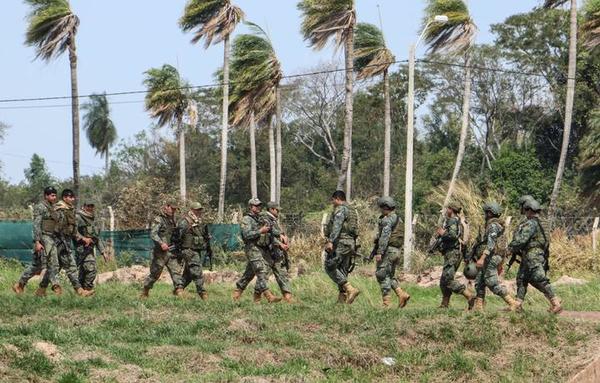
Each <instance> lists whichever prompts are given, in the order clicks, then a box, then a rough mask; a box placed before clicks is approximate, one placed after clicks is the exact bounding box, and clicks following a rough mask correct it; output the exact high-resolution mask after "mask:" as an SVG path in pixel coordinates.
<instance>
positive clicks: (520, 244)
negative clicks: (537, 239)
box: [508, 221, 536, 250]
mask: <svg viewBox="0 0 600 383" xmlns="http://www.w3.org/2000/svg"><path fill="white" fill-rule="evenodd" d="M535 230H536V224H535V222H534V221H528V222H525V223H524V224H523V225H522V226H521V228H520V229H519V230H518V231H517V232H516V233H515V235H514V237H513V239H512V241H511V242H510V243H509V244H508V248H509V249H510V250H521V249H523V248H524V247H525V245H527V242H529V240H531V237H533V235H534V234H535Z"/></svg>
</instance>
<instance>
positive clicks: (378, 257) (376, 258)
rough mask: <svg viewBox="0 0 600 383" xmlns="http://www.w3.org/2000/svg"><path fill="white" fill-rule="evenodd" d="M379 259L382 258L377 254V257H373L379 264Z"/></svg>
mask: <svg viewBox="0 0 600 383" xmlns="http://www.w3.org/2000/svg"><path fill="white" fill-rule="evenodd" d="M381 258H382V257H381V254H377V255H376V256H375V262H381Z"/></svg>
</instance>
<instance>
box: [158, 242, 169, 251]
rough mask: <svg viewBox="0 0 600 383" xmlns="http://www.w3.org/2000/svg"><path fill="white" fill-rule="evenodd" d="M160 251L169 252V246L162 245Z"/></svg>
mask: <svg viewBox="0 0 600 383" xmlns="http://www.w3.org/2000/svg"><path fill="white" fill-rule="evenodd" d="M160 249H161V250H162V251H167V250H169V245H168V244H166V243H164V242H163V243H161V244H160Z"/></svg>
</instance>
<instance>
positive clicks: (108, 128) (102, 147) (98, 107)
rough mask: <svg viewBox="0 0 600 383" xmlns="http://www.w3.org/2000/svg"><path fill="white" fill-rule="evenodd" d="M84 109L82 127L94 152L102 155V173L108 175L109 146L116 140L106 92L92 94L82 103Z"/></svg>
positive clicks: (115, 131) (115, 130)
mask: <svg viewBox="0 0 600 383" xmlns="http://www.w3.org/2000/svg"><path fill="white" fill-rule="evenodd" d="M82 109H83V110H84V111H85V115H84V116H83V129H84V130H85V132H86V134H87V139H88V142H89V143H90V145H91V146H92V148H94V149H96V154H100V156H101V157H104V161H105V165H104V173H105V174H106V175H108V172H109V170H110V148H111V147H112V146H113V145H114V144H115V142H116V141H117V129H116V128H115V124H114V123H113V121H112V120H111V118H110V107H109V105H108V100H107V99H106V93H103V94H93V95H91V96H90V101H89V102H88V103H86V104H84V105H83V107H82Z"/></svg>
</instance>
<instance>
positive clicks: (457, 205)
mask: <svg viewBox="0 0 600 383" xmlns="http://www.w3.org/2000/svg"><path fill="white" fill-rule="evenodd" d="M446 207H448V208H450V209H452V210H454V211H455V212H456V213H460V211H461V210H462V206H460V203H458V201H450V203H449V204H448V205H447V206H446Z"/></svg>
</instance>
